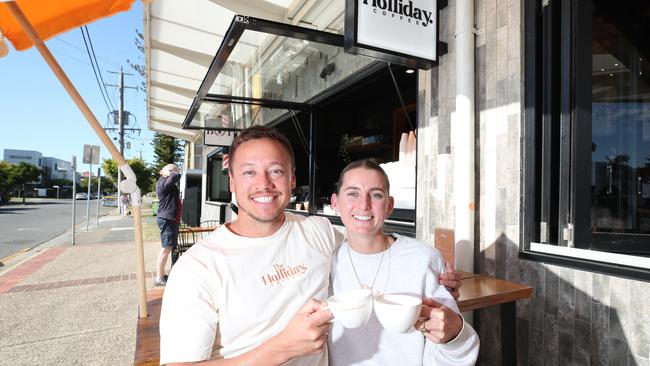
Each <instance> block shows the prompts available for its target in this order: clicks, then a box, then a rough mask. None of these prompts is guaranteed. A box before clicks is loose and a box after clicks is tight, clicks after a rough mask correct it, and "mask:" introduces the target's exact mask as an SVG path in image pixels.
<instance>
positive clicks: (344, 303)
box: [327, 289, 373, 328]
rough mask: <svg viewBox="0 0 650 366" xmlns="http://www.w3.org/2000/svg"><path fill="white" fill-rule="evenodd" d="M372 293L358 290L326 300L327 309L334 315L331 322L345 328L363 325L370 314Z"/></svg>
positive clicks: (366, 290)
mask: <svg viewBox="0 0 650 366" xmlns="http://www.w3.org/2000/svg"><path fill="white" fill-rule="evenodd" d="M372 302H373V301H372V291H370V290H369V289H358V290H351V291H345V292H341V293H338V294H336V295H334V296H332V297H330V298H329V299H327V308H328V309H329V310H330V311H331V312H332V314H333V315H334V319H333V321H336V322H338V323H341V325H342V326H344V327H345V328H359V327H360V326H363V325H365V324H366V323H367V322H368V319H369V318H370V314H371V313H372Z"/></svg>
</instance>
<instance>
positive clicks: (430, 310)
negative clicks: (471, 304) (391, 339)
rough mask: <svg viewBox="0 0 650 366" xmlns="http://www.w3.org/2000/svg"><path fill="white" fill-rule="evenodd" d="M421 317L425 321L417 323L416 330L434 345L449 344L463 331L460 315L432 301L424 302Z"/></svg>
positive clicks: (426, 300) (426, 299) (425, 300)
mask: <svg viewBox="0 0 650 366" xmlns="http://www.w3.org/2000/svg"><path fill="white" fill-rule="evenodd" d="M420 316H421V317H422V318H423V319H421V320H418V321H417V322H416V323H415V329H417V330H419V331H420V332H422V334H423V335H424V336H425V337H427V338H428V339H429V340H430V341H431V342H433V343H447V342H449V341H450V340H452V339H454V338H456V336H457V335H458V334H459V333H460V331H461V330H462V329H463V318H462V317H461V316H460V314H458V313H456V312H455V311H453V310H452V309H450V308H448V307H446V306H444V305H442V304H440V303H438V302H436V301H433V300H432V299H428V298H425V299H423V300H422V311H421V313H420Z"/></svg>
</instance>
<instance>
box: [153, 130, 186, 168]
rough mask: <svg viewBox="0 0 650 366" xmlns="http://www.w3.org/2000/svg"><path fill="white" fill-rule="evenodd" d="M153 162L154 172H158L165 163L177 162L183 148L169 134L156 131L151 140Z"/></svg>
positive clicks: (181, 155)
mask: <svg viewBox="0 0 650 366" xmlns="http://www.w3.org/2000/svg"><path fill="white" fill-rule="evenodd" d="M151 146H153V154H154V159H155V162H154V164H153V171H154V173H158V172H159V171H160V169H162V167H164V166H165V165H167V164H178V163H179V162H180V161H181V158H182V157H183V150H182V148H181V144H180V142H179V141H178V140H176V139H175V138H173V137H171V136H167V135H163V134H161V133H158V132H156V133H155V134H154V136H153V141H152V142H151Z"/></svg>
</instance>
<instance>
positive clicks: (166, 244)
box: [155, 164, 181, 286]
mask: <svg viewBox="0 0 650 366" xmlns="http://www.w3.org/2000/svg"><path fill="white" fill-rule="evenodd" d="M180 179H181V175H180V174H179V169H178V166H177V165H175V164H167V165H165V166H164V167H163V168H162V169H161V170H160V178H159V179H158V182H157V183H156V195H157V196H158V201H159V202H158V213H157V218H156V223H157V224H158V227H159V228H160V244H161V245H162V249H161V250H160V253H159V254H158V260H157V262H156V263H157V267H156V280H155V284H156V286H165V285H166V284H167V275H166V274H165V264H166V263H167V257H169V253H171V251H172V250H173V249H175V248H176V246H177V245H178V224H179V222H180V221H179V220H178V218H179V217H180V216H179V214H180V212H179V190H178V187H177V186H176V184H177V183H178V182H179V181H180Z"/></svg>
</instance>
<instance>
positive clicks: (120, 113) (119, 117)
mask: <svg viewBox="0 0 650 366" xmlns="http://www.w3.org/2000/svg"><path fill="white" fill-rule="evenodd" d="M109 72H111V73H115V72H112V71H109ZM119 74H120V85H112V84H107V85H108V86H113V87H117V88H119V90H120V110H119V111H117V113H118V114H117V120H118V125H119V128H117V129H115V128H107V129H106V130H107V131H115V130H117V131H118V134H119V136H120V141H119V143H120V155H122V156H124V131H138V132H139V131H140V129H139V128H124V117H125V116H126V113H127V112H125V111H124V88H127V89H138V88H137V87H135V86H124V71H123V69H122V68H121V67H120V72H119ZM126 75H133V74H126ZM121 181H122V171H121V170H120V167H119V166H118V167H117V200H118V205H117V211H118V213H120V214H122V212H121V210H122V206H121V205H120V204H119V200H120V195H121V192H120V184H119V183H120V182H121Z"/></svg>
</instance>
